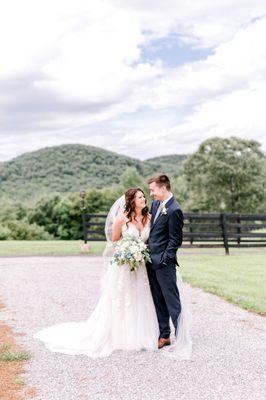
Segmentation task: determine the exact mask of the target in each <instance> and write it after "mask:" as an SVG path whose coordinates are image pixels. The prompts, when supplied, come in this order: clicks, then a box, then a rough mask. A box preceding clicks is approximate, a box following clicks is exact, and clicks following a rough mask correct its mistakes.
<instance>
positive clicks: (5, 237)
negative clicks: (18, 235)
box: [0, 225, 11, 240]
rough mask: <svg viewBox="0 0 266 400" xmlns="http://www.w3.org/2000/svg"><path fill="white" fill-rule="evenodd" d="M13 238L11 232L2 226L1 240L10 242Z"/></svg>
mask: <svg viewBox="0 0 266 400" xmlns="http://www.w3.org/2000/svg"><path fill="white" fill-rule="evenodd" d="M10 237H11V230H10V229H9V228H8V227H7V226H4V225H0V240H8V239H10Z"/></svg>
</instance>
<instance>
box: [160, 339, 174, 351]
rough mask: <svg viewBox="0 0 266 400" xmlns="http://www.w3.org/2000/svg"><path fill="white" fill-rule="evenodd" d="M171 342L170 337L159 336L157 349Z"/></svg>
mask: <svg viewBox="0 0 266 400" xmlns="http://www.w3.org/2000/svg"><path fill="white" fill-rule="evenodd" d="M170 344H171V341H170V338H167V339H164V338H160V339H159V340H158V349H162V348H163V347H164V346H169V345H170Z"/></svg>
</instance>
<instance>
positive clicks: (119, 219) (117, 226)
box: [112, 213, 127, 242]
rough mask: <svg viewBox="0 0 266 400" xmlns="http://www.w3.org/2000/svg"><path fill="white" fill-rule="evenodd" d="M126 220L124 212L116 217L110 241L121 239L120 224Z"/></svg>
mask: <svg viewBox="0 0 266 400" xmlns="http://www.w3.org/2000/svg"><path fill="white" fill-rule="evenodd" d="M126 220H127V219H126V216H125V214H124V213H123V214H121V215H119V216H117V217H116V219H115V220H114V225H113V232H112V242H116V241H117V240H120V239H121V236H122V226H123V225H124V224H125V223H126Z"/></svg>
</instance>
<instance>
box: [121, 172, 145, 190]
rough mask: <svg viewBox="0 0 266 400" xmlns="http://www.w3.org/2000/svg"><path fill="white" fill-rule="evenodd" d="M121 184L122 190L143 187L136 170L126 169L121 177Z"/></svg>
mask: <svg viewBox="0 0 266 400" xmlns="http://www.w3.org/2000/svg"><path fill="white" fill-rule="evenodd" d="M121 183H122V185H123V187H124V189H129V188H133V187H140V188H142V187H143V186H144V181H143V178H142V177H141V176H140V174H139V173H138V171H137V170H136V168H127V169H126V171H125V172H124V173H123V174H122V176H121Z"/></svg>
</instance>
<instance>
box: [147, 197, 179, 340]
mask: <svg viewBox="0 0 266 400" xmlns="http://www.w3.org/2000/svg"><path fill="white" fill-rule="evenodd" d="M159 206H160V202H159V201H153V203H152V206H151V214H152V217H151V230H150V236H149V241H148V245H149V250H150V256H151V263H150V262H148V263H147V272H148V277H149V282H150V287H151V292H152V296H153V300H154V304H155V308H156V313H157V318H158V322H159V328H160V338H168V337H169V336H170V325H169V322H170V321H169V319H170V317H171V320H172V322H173V324H174V327H175V332H176V330H177V318H178V316H179V314H180V311H181V304H180V298H179V291H178V288H177V284H176V266H177V265H178V262H177V258H176V252H177V249H178V248H179V247H180V246H181V244H182V240H183V212H182V210H181V208H180V205H179V203H178V202H177V200H176V199H175V197H174V196H173V197H171V198H170V199H169V200H168V201H167V203H166V204H165V209H166V213H162V212H161V213H160V214H159V216H158V217H157V219H156V220H155V221H154V217H155V215H156V212H157V210H158V207H159Z"/></svg>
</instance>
